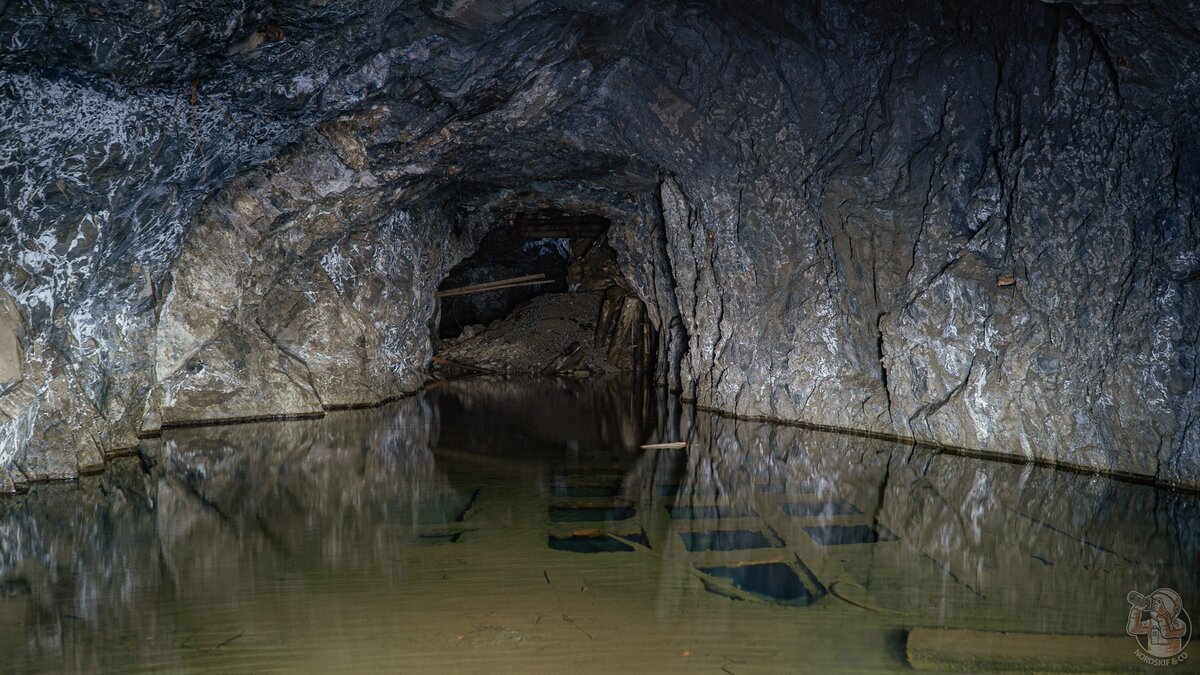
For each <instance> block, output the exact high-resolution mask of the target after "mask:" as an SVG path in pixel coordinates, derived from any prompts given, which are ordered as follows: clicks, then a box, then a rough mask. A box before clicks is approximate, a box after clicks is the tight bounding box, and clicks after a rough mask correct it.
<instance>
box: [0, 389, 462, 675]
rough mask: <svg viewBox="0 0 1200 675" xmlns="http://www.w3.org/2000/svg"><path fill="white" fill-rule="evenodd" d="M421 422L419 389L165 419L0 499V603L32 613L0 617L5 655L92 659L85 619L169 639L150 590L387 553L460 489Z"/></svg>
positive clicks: (440, 518) (447, 510)
mask: <svg viewBox="0 0 1200 675" xmlns="http://www.w3.org/2000/svg"><path fill="white" fill-rule="evenodd" d="M433 423H434V419H433V416H432V414H431V410H430V408H429V407H428V406H427V405H426V404H424V403H423V402H422V401H420V400H418V399H405V400H403V401H399V402H397V403H394V404H392V405H390V406H388V407H387V408H384V409H377V410H367V411H340V412H334V413H331V414H329V415H328V416H327V417H325V418H324V419H321V420H304V421H291V422H286V423H252V424H241V425H233V426H227V427H206V428H200V429H194V430H193V429H189V430H180V431H178V432H171V433H168V434H167V435H166V437H165V438H164V440H163V441H162V443H161V448H158V449H157V450H153V449H149V448H147V449H146V451H145V452H144V453H143V457H142V460H141V463H140V465H139V461H138V460H137V459H132V458H131V459H123V460H118V461H117V462H115V463H113V465H112V466H111V467H110V468H109V470H107V471H105V472H104V474H102V475H101V476H97V477H94V478H86V479H84V480H82V481H81V482H80V484H79V485H78V487H76V486H61V485H47V486H41V487H38V488H36V490H35V491H34V492H33V493H31V494H28V495H24V496H21V497H18V498H13V499H0V591H3V593H0V606H3V607H4V608H9V607H12V606H13V603H14V602H16V601H17V600H21V599H22V598H23V600H22V606H23V607H24V610H23V611H24V612H25V616H24V617H21V618H20V622H19V623H21V624H23V625H25V626H26V628H27V629H30V627H33V628H32V629H30V630H29V631H27V633H26V634H24V635H16V634H12V633H8V632H6V631H0V647H4V648H5V649H4V652H5V654H6V655H9V656H8V657H6V658H9V657H12V658H15V659H18V661H16V662H11V661H10V662H8V663H9V664H10V665H15V667H16V668H17V669H18V670H21V667H20V663H21V661H19V659H20V658H22V657H23V656H27V655H28V654H30V653H38V652H39V651H42V652H44V653H52V654H54V653H64V654H71V655H73V656H75V657H77V658H78V661H73V663H78V664H80V665H79V667H80V668H82V669H84V670H104V669H105V668H102V667H101V664H98V663H93V662H92V661H91V660H90V659H91V655H90V654H88V653H78V652H77V651H75V650H80V649H82V648H83V647H85V646H87V645H88V644H90V643H89V642H88V640H87V639H84V638H85V634H87V633H89V632H95V634H97V635H108V636H111V635H114V634H121V632H122V631H121V630H120V628H119V627H120V626H122V625H127V626H128V627H129V630H128V633H129V634H136V635H141V636H146V637H154V639H159V640H166V639H172V640H174V639H182V638H177V637H176V634H175V633H174V631H176V630H178V629H179V628H180V627H179V626H177V625H176V623H177V622H178V621H179V620H180V618H179V617H177V616H174V615H172V614H171V612H169V611H166V610H164V611H166V613H165V615H163V616H157V615H156V611H157V610H156V608H157V607H158V606H159V605H158V603H156V602H155V601H154V597H155V595H156V594H159V593H169V594H184V595H187V596H194V598H195V600H196V602H200V603H203V602H204V599H205V597H206V596H207V595H208V594H209V593H212V592H214V590H215V589H220V592H221V593H228V592H231V591H233V590H237V589H231V588H230V584H247V585H249V586H248V587H247V588H244V589H241V590H242V591H244V592H247V593H250V592H254V590H255V589H254V588H253V587H252V585H253V584H254V583H255V580H256V579H260V577H257V576H255V574H256V573H260V574H261V575H263V577H265V578H268V579H271V578H275V577H277V576H279V575H281V574H295V573H301V574H313V575H316V576H320V575H322V574H329V573H334V574H345V573H348V572H355V571H364V570H368V569H377V568H378V566H379V565H380V564H392V563H393V562H395V561H402V560H403V559H404V558H405V557H406V555H408V552H409V551H410V550H411V548H412V547H413V546H414V545H415V542H416V540H417V536H418V534H419V533H420V532H422V531H424V530H423V529H422V528H425V529H427V530H432V531H435V532H436V531H439V530H441V529H444V527H445V524H446V523H448V522H452V521H453V520H454V518H455V516H456V515H457V514H458V513H459V512H460V511H461V510H462V509H463V508H464V506H465V505H466V503H467V502H468V500H469V499H470V497H471V495H470V493H464V492H459V491H457V490H455V488H453V487H452V486H450V485H449V484H448V483H447V482H446V480H445V478H444V477H443V476H442V475H441V473H440V472H439V471H438V470H437V469H436V467H435V466H434V460H433V456H432V454H431V452H430V435H431V433H434V431H435V430H434V429H433V428H432V424H433ZM143 467H146V468H145V470H143ZM64 523H70V526H69V527H66V526H64ZM131 556H133V558H131ZM231 570H236V572H232V571H231ZM132 571H140V572H139V573H136V574H131V572H132ZM4 589H11V590H12V592H11V593H10V592H8V591H7V590H4ZM18 593H19V595H20V597H19V598H18V597H16V595H17V594H18ZM8 596H13V597H12V598H10V597H8ZM99 598H103V601H98V599H99ZM64 603H65V605H66V607H67V608H68V609H66V610H64ZM66 615H69V616H66ZM72 617H73V618H72ZM3 619H4V617H0V620H3ZM14 620H15V617H14ZM100 626H103V627H104V630H103V631H100V630H98V628H99V627H100ZM12 640H18V642H16V643H12V642H11V641H12ZM20 640H25V641H27V642H29V641H41V642H45V643H46V644H45V645H43V647H41V648H37V647H34V646H32V645H31V644H23V643H21V642H20ZM131 648H135V647H131ZM150 649H151V650H152V651H155V652H156V653H157V651H156V650H157V649H158V647H155V646H151V647H150ZM73 652H74V653H73ZM89 663H92V664H93V665H92V666H88V665H87V664H89Z"/></svg>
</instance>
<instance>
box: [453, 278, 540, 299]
mask: <svg viewBox="0 0 1200 675" xmlns="http://www.w3.org/2000/svg"><path fill="white" fill-rule="evenodd" d="M554 282H555V280H554V279H547V278H546V275H545V274H528V275H526V276H523V277H512V278H511V279H500V280H498V281H487V282H484V283H480V284H471V285H470V286H460V287H458V288H447V289H445V290H441V291H438V292H436V293H434V294H433V295H434V297H437V298H451V297H454V296H456V295H470V294H471V293H486V292H488V291H500V290H504V289H506V288H514V287H517V286H536V285H538V284H552V283H554Z"/></svg>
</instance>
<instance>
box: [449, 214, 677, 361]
mask: <svg viewBox="0 0 1200 675" xmlns="http://www.w3.org/2000/svg"><path fill="white" fill-rule="evenodd" d="M610 225H611V221H610V220H609V219H608V218H606V217H604V216H601V215H597V214H593V213H575V212H570V211H564V210H559V209H540V210H537V211H528V212H516V213H510V214H508V216H507V218H505V219H504V221H503V222H502V224H500V225H499V226H497V227H496V228H494V229H493V230H492V231H490V232H489V233H487V234H486V235H485V236H484V237H483V239H482V240H481V241H480V243H479V246H478V248H477V249H476V250H475V252H474V253H472V254H471V255H470V256H468V257H467V258H465V259H464V260H462V262H460V263H459V264H458V265H456V266H455V267H454V268H452V269H451V270H450V272H449V273H448V274H447V276H446V278H445V279H444V280H443V281H442V282H441V284H440V285H439V287H438V291H437V294H438V313H437V316H436V324H437V325H436V328H435V329H433V330H432V332H433V335H432V338H433V346H434V352H435V356H434V359H433V370H434V371H435V374H437V375H467V374H496V375H543V376H564V377H574V378H590V377H593V376H609V375H618V374H619V375H622V376H629V375H632V376H635V377H636V378H637V379H641V380H644V379H646V378H648V377H651V376H652V375H653V373H654V355H655V347H654V346H655V344H656V337H657V336H656V335H655V332H654V328H653V326H652V325H651V323H650V321H649V318H648V314H647V311H646V306H645V304H644V303H643V302H642V300H641V299H640V298H638V297H637V295H636V294H635V293H634V292H633V291H632V290H631V289H630V288H629V285H628V283H627V282H626V280H625V277H624V275H623V273H622V271H621V269H620V266H619V264H618V261H617V256H616V252H615V251H614V250H613V248H612V246H610V245H609V241H608V229H609V226H610Z"/></svg>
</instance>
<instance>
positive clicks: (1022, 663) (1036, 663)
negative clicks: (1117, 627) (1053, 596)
mask: <svg viewBox="0 0 1200 675" xmlns="http://www.w3.org/2000/svg"><path fill="white" fill-rule="evenodd" d="M1136 647H1137V645H1136V643H1134V641H1133V639H1132V638H1130V637H1127V636H1124V635H1122V636H1119V637H1117V636H1113V637H1109V636H1100V635H1064V634H1055V633H1000V632H993V631H982V630H968V629H952V628H914V629H912V630H911V631H909V633H908V644H907V652H908V662H909V664H910V665H911V666H912V667H913V668H914V669H916V670H959V671H968V672H974V673H978V672H982V671H985V670H1013V671H1016V670H1019V671H1022V672H1030V671H1037V672H1047V671H1054V672H1059V671H1065V670H1087V671H1093V670H1102V671H1113V670H1116V671H1126V670H1135V669H1138V668H1139V667H1140V666H1141V664H1140V662H1138V661H1137V659H1136V657H1135V656H1134V651H1135V650H1136Z"/></svg>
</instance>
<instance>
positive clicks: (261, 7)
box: [0, 0, 1200, 488]
mask: <svg viewBox="0 0 1200 675" xmlns="http://www.w3.org/2000/svg"><path fill="white" fill-rule="evenodd" d="M1198 43H1200V10H1198V8H1197V6H1196V4H1195V3H1191V2H1185V3H1177V2H1157V1H1154V0H1144V1H1142V2H1133V3H1125V2H1122V3H1117V2H1111V3H1110V2H1101V1H1094V2H1093V1H1091V0H1073V1H1071V2H1053V3H1052V2H1012V3H1002V4H999V5H997V4H995V3H983V2H979V3H967V4H964V3H956V2H939V1H937V0H926V1H925V2H921V3H917V4H916V5H911V6H908V7H907V9H906V12H905V13H904V14H903V15H900V14H897V13H895V12H893V11H892V10H890V9H882V8H879V7H877V6H875V5H873V4H866V3H857V2H852V1H851V0H843V1H839V2H827V3H821V4H820V5H808V4H805V3H788V4H777V3H768V2H714V3H711V4H708V5H687V6H673V5H666V4H657V3H641V2H619V1H617V0H594V1H591V2H584V1H579V2H569V1H566V0H561V1H550V0H547V1H543V2H536V3H525V2H513V3H493V2H478V3H473V2H460V3H449V4H447V3H417V2H398V1H397V2H386V1H383V0H380V1H379V2H374V3H329V4H328V5H322V6H319V7H308V8H304V9H283V8H280V7H278V6H276V5H274V4H269V3H265V2H261V3H259V2H253V3H236V4H230V5H228V6H226V5H225V4H221V3H217V4H212V5H206V6H205V7H204V8H195V7H190V6H189V7H182V6H181V7H180V8H169V7H167V6H166V4H159V3H150V4H149V5H146V4H145V3H142V2H137V3H133V2H128V1H123V0H111V1H109V2H101V3H92V4H89V5H88V6H87V7H86V8H85V7H83V6H80V7H64V8H63V9H62V10H61V11H55V12H49V11H47V10H46V9H45V8H44V7H43V6H41V5H32V4H26V3H8V4H6V5H4V7H3V8H2V9H0V58H3V63H4V66H3V70H2V71H0V101H3V103H2V104H0V105H2V106H3V109H2V110H0V174H2V175H3V177H4V181H3V184H4V187H3V192H2V193H0V194H2V196H3V198H2V200H0V232H3V236H2V237H0V285H2V287H3V289H4V290H5V291H6V292H7V293H8V294H9V295H10V296H11V297H12V299H13V302H14V305H15V306H16V308H17V310H18V312H19V314H20V319H19V321H14V320H13V319H12V317H11V316H6V317H5V318H3V319H0V340H2V339H4V336H5V335H10V336H16V340H17V343H18V345H19V350H18V351H19V353H20V355H21V364H20V366H19V372H20V375H19V378H20V379H19V380H13V381H11V382H9V383H8V384H5V385H3V388H2V389H0V414H2V415H3V418H0V466H7V467H8V468H9V471H10V472H11V473H12V475H13V476H15V479H16V480H15V482H17V483H19V482H21V481H23V480H26V479H28V478H48V477H68V476H70V475H73V474H74V473H75V472H76V471H78V470H80V469H81V468H82V469H86V468H90V467H93V466H94V465H95V464H96V462H97V458H98V457H99V456H101V455H102V454H103V453H105V452H108V451H109V450H111V449H113V448H116V447H122V446H127V445H131V444H133V443H134V442H136V434H137V433H138V431H140V430H146V429H154V428H156V427H157V426H159V425H161V424H163V423H171V422H179V421H191V420H196V419H201V418H204V419H208V418H213V417H242V416H257V415H274V414H281V413H294V412H311V411H317V410H320V409H321V407H323V406H327V405H333V404H338V403H350V402H370V401H376V400H380V399H382V398H386V397H388V396H391V395H394V394H395V393H399V392H405V391H411V390H412V389H413V388H415V387H417V386H419V384H420V382H421V378H422V372H423V369H424V367H425V365H426V362H427V359H428V356H429V347H428V344H429V335H428V327H427V326H426V321H427V320H428V318H429V316H430V315H431V313H432V311H433V305H432V291H433V288H435V287H436V285H437V283H438V282H439V281H440V279H441V277H442V276H444V275H445V273H446V271H447V270H448V269H449V268H450V267H451V266H453V264H454V263H455V262H457V260H459V259H461V258H462V257H463V256H464V255H466V254H468V253H470V251H471V250H472V249H473V247H474V245H475V244H476V243H477V242H478V241H479V239H480V237H482V236H483V234H484V233H485V232H486V231H487V230H488V229H490V228H491V227H492V226H494V225H495V224H496V223H498V222H499V218H500V217H501V216H502V212H503V211H504V210H505V209H508V208H510V207H512V206H514V205H520V204H524V205H533V204H539V205H548V206H553V207H562V206H564V205H571V204H577V205H578V204H589V205H591V208H593V209H595V210H596V211H597V212H603V213H604V214H605V215H607V216H609V217H610V218H612V220H613V222H614V225H613V230H612V231H611V232H610V237H611V239H612V242H613V246H614V248H615V249H616V250H617V253H618V260H619V262H620V264H621V266H622V269H623V270H624V272H625V275H626V277H627V279H628V281H629V283H630V285H631V287H633V289H634V290H635V291H636V292H637V293H638V294H639V295H640V296H641V297H642V298H643V300H645V301H646V303H647V306H648V308H649V310H650V313H651V316H652V317H653V319H654V320H655V321H656V324H657V327H658V329H659V336H660V340H661V344H660V346H659V354H660V365H661V367H662V372H661V373H660V375H661V379H662V380H663V381H664V382H667V383H669V384H671V385H673V386H677V387H679V388H681V389H683V390H684V391H685V392H686V393H687V394H688V395H690V396H693V397H694V398H696V399H697V400H698V401H699V402H700V403H702V404H704V405H708V406H712V407H716V408H721V409H724V410H729V411H733V412H737V413H740V414H746V415H760V416H769V417H775V418H780V419H790V420H802V421H807V422H815V423H821V424H834V425H841V426H847V427H855V428H862V429H870V430H876V431H886V432H895V433H899V434H903V435H909V436H915V437H918V438H922V439H927V440H932V441H936V442H939V443H947V444H954V445H962V446H968V447H972V448H978V449H983V450H988V451H993V452H999V453H1008V454H1016V455H1022V456H1029V457H1038V458H1043V459H1049V460H1052V461H1058V462H1065V463H1070V464H1075V465H1078V466H1084V467H1089V468H1098V469H1106V470H1113V471H1121V472H1129V473H1137V474H1142V475H1149V476H1154V477H1156V478H1158V479H1160V480H1163V481H1173V482H1179V483H1186V484H1191V485H1198V484H1200V423H1197V419H1198V417H1200V413H1198V412H1197V411H1198V410H1200V386H1198V380H1200V362H1198V359H1197V350H1198V341H1200V330H1197V326H1198V325H1200V283H1198V281H1200V232H1198V230H1197V224H1196V217H1195V214H1196V195H1197V194H1200V165H1197V163H1196V159H1195V157H1198V156H1200V153H1198V152H1197V151H1198V150H1200V132H1198V131H1197V129H1200V125H1198V124H1197V122H1200V112H1198V104H1197V101H1198V100H1200V96H1197V94H1198V93H1200V82H1198V79H1197V78H1198V77H1200V75H1198V73H1200V47H1198ZM288 143H292V145H291V146H289V147H288V148H287V149H286V150H281V148H282V147H283V146H284V145H286V144H288ZM1010 282H1011V283H1010ZM14 324H15V325H14ZM9 343H11V340H10V341H9ZM9 353H12V350H9ZM0 370H3V372H8V373H11V372H16V370H17V369H16V368H13V367H12V365H11V364H9V365H6V366H5V368H3V369H0ZM6 377H7V376H6ZM8 483H9V479H3V478H0V488H3V487H4V486H6V485H8Z"/></svg>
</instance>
